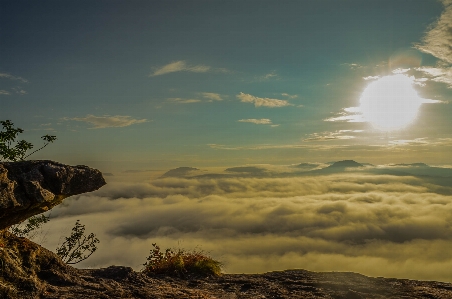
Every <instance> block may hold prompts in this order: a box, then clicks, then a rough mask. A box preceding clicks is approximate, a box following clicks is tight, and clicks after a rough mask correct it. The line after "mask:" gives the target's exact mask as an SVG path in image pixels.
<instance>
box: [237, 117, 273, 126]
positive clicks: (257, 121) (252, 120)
mask: <svg viewBox="0 0 452 299" xmlns="http://www.w3.org/2000/svg"><path fill="white" fill-rule="evenodd" d="M238 122H242V123H253V124H256V125H271V124H272V121H271V120H270V119H268V118H261V119H255V118H249V119H241V120H238Z"/></svg>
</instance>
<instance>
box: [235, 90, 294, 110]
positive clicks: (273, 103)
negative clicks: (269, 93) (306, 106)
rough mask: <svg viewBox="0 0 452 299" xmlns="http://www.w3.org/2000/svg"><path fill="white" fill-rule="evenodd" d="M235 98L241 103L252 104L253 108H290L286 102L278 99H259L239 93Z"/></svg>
mask: <svg viewBox="0 0 452 299" xmlns="http://www.w3.org/2000/svg"><path fill="white" fill-rule="evenodd" d="M237 98H238V99H240V101H241V102H243V103H254V106H255V107H270V108H276V107H284V106H291V105H292V104H290V103H289V102H288V101H286V100H279V99H270V98H259V97H256V96H253V95H250V94H246V93H243V92H241V93H240V94H238V95H237Z"/></svg>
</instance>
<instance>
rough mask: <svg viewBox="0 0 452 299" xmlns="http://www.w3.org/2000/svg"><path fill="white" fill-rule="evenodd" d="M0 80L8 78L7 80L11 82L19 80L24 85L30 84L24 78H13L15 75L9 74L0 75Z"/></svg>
mask: <svg viewBox="0 0 452 299" xmlns="http://www.w3.org/2000/svg"><path fill="white" fill-rule="evenodd" d="M0 78H6V79H11V80H19V81H22V82H24V83H28V80H27V79H24V78H22V77H17V76H13V75H11V74H7V73H0Z"/></svg>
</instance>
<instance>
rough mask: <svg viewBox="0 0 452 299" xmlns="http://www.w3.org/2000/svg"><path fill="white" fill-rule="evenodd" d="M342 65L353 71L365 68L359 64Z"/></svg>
mask: <svg viewBox="0 0 452 299" xmlns="http://www.w3.org/2000/svg"><path fill="white" fill-rule="evenodd" d="M342 65H345V66H347V67H348V68H350V69H351V70H357V69H360V68H362V67H363V66H362V65H360V64H358V63H343V64H342Z"/></svg>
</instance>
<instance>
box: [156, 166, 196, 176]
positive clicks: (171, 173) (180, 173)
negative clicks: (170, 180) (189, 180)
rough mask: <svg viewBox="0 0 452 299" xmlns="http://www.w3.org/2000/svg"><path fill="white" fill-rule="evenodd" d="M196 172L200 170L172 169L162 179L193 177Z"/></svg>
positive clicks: (190, 168) (188, 168)
mask: <svg viewBox="0 0 452 299" xmlns="http://www.w3.org/2000/svg"><path fill="white" fill-rule="evenodd" d="M195 171H199V169H198V168H194V167H178V168H175V169H171V170H169V171H167V172H165V173H164V174H163V175H162V176H161V177H162V178H167V177H176V178H180V177H185V176H188V175H192V174H193V172H195Z"/></svg>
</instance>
